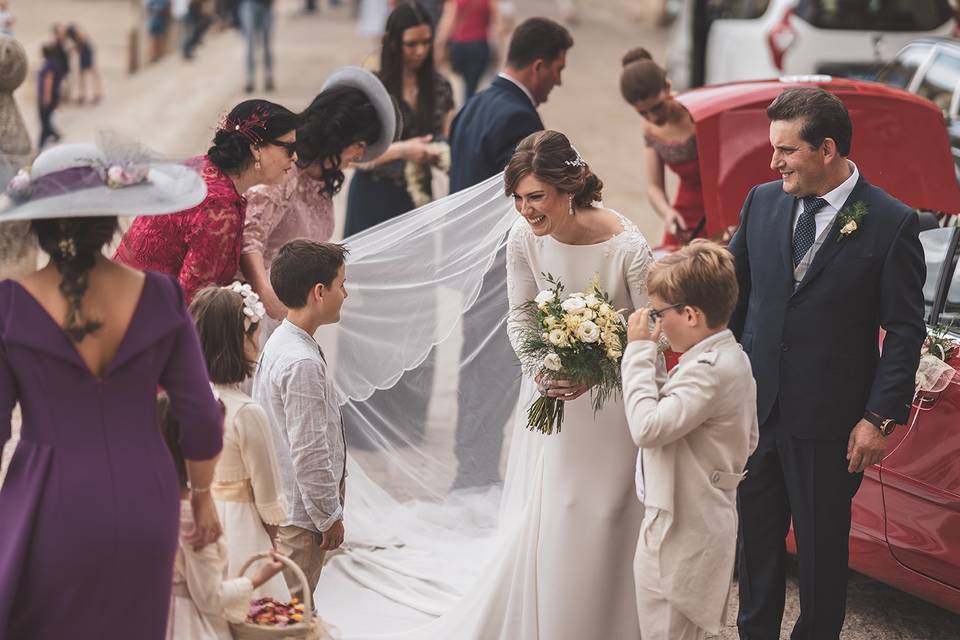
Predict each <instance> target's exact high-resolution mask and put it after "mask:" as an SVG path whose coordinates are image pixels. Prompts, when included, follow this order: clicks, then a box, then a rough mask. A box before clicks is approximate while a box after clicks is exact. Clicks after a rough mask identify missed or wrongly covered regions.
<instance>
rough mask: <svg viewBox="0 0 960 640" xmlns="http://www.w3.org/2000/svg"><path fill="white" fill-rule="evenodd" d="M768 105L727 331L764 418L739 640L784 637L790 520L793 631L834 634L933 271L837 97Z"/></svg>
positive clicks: (802, 91)
mask: <svg viewBox="0 0 960 640" xmlns="http://www.w3.org/2000/svg"><path fill="white" fill-rule="evenodd" d="M767 115H768V117H769V118H770V143H771V145H772V146H773V160H772V162H771V167H772V168H773V169H775V170H777V171H779V172H780V174H781V177H782V180H778V181H776V182H770V183H767V184H763V185H760V186H757V187H754V189H753V190H752V191H751V192H750V194H749V195H748V196H747V200H746V203H745V204H744V206H743V212H742V213H741V220H740V228H739V229H738V230H737V233H736V235H735V236H734V238H733V240H732V241H731V243H730V251H731V252H732V253H733V255H734V257H735V258H736V266H737V279H738V281H739V285H740V298H739V303H738V306H737V309H736V311H735V313H734V316H733V318H732V319H731V324H730V326H731V329H733V331H734V333H735V334H736V335H737V336H738V338H739V339H740V343H741V345H742V346H743V349H744V351H746V352H747V353H748V354H749V356H750V361H751V363H752V365H753V373H754V377H755V378H756V380H757V413H758V418H759V421H760V425H761V426H760V442H759V445H758V446H757V449H756V451H755V452H754V453H753V455H752V456H751V457H750V460H749V461H748V463H747V475H746V478H745V479H744V481H743V482H742V483H741V485H740V487H739V489H738V492H737V505H738V509H739V513H740V534H739V536H738V540H737V544H738V550H739V565H738V566H739V580H740V611H739V614H738V616H737V625H738V627H739V630H740V638H741V639H750V640H775V639H776V638H779V635H780V623H781V620H782V618H783V607H784V590H785V575H784V571H785V561H786V549H785V543H784V539H785V537H786V534H787V531H788V527H789V525H790V521H791V519H792V520H793V527H794V532H795V534H796V539H797V551H798V561H799V578H800V609H801V611H800V617H799V618H798V619H797V621H796V624H795V625H794V628H793V633H792V635H791V638H793V639H794V640H800V639H804V640H806V639H809V640H814V639H816V640H825V639H829V638H838V637H839V635H840V630H841V628H842V627H843V619H844V615H845V613H846V597H847V559H848V548H847V545H848V538H849V534H850V503H851V500H852V499H853V496H854V494H855V493H856V492H857V489H858V488H859V486H860V481H861V479H862V478H863V470H864V469H865V468H866V467H868V466H870V465H872V464H875V463H877V462H879V461H880V460H881V459H882V458H883V454H884V450H885V448H886V436H887V434H889V432H890V431H891V430H892V429H893V428H894V426H895V425H897V424H903V423H905V422H906V420H907V417H908V414H909V412H910V403H911V399H912V397H913V385H914V375H915V372H916V369H917V363H918V362H919V358H920V345H921V342H922V341H923V339H924V336H925V325H924V321H923V295H922V287H923V282H924V277H925V266H924V258H923V250H922V248H921V246H920V241H919V239H918V233H919V223H918V220H917V215H916V213H915V212H914V211H913V209H911V208H910V207H908V206H906V205H905V204H903V203H901V202H899V201H898V200H896V199H894V198H893V197H891V196H889V195H888V194H886V193H885V192H883V191H882V190H881V189H879V188H877V187H874V186H872V185H870V184H869V183H868V182H867V181H866V179H865V178H864V177H863V176H862V175H860V173H859V171H858V169H857V167H856V165H854V164H853V163H852V162H850V161H849V160H848V159H847V155H848V154H849V151H850V141H851V138H852V125H851V123H850V116H849V114H848V113H847V110H846V107H844V105H843V103H842V102H841V101H840V100H839V99H838V98H837V97H836V96H834V95H833V94H831V93H828V92H827V91H824V90H823V89H820V88H817V87H804V88H796V89H788V90H786V91H784V92H783V93H782V94H781V95H780V96H778V97H777V99H776V100H774V101H773V103H772V104H771V105H770V106H769V107H768V109H767ZM905 160H906V159H905ZM881 328H883V329H884V330H885V331H886V336H885V338H884V341H883V349H882V355H881V354H880V350H879V349H878V346H877V345H878V342H879V332H880V329H881Z"/></svg>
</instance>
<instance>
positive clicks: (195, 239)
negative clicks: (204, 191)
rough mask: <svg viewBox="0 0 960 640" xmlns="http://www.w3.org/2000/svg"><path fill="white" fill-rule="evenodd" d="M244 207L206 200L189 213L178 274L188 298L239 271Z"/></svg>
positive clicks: (224, 282) (223, 201) (223, 282)
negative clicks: (184, 251)
mask: <svg viewBox="0 0 960 640" xmlns="http://www.w3.org/2000/svg"><path fill="white" fill-rule="evenodd" d="M243 215H244V214H243V211H242V210H241V209H239V208H238V207H237V205H236V204H235V203H233V202H229V201H225V200H209V199H208V200H207V201H206V202H205V203H204V205H203V206H202V207H201V208H198V209H197V210H196V211H194V212H193V213H192V214H191V215H190V221H189V225H190V226H189V228H190V231H189V232H188V233H187V236H186V243H187V247H188V249H187V253H186V255H185V256H184V259H183V266H182V267H181V268H180V275H179V277H178V279H179V282H180V286H181V287H183V292H184V294H185V295H186V297H187V300H188V301H189V300H192V299H193V296H194V295H196V293H197V291H199V290H200V289H202V288H203V287H206V286H208V285H213V284H228V282H226V281H222V280H224V278H230V277H232V276H233V274H234V273H236V271H237V268H238V267H239V264H236V261H237V259H238V257H239V256H238V255H237V251H236V248H237V244H238V240H239V238H240V237H241V235H242V234H243Z"/></svg>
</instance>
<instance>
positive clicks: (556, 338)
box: [547, 329, 567, 347]
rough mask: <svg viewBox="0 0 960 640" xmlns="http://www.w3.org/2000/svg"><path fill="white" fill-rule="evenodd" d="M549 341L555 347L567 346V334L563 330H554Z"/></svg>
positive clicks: (548, 338)
mask: <svg viewBox="0 0 960 640" xmlns="http://www.w3.org/2000/svg"><path fill="white" fill-rule="evenodd" d="M547 340H549V341H550V344H552V345H553V346H555V347H565V346H567V334H566V333H564V332H563V329H554V330H553V331H551V332H550V335H549V336H548V337H547Z"/></svg>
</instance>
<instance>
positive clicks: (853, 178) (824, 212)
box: [793, 160, 860, 238]
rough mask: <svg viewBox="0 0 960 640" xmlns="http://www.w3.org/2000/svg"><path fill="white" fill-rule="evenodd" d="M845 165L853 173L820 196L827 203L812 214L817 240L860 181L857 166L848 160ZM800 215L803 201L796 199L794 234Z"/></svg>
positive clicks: (831, 222)
mask: <svg viewBox="0 0 960 640" xmlns="http://www.w3.org/2000/svg"><path fill="white" fill-rule="evenodd" d="M847 164H849V165H850V169H851V171H852V172H853V173H851V174H850V177H849V178H847V179H846V180H844V181H843V182H841V183H840V186H838V187H837V188H836V189H834V190H833V191H830V192H829V193H826V194H824V195H822V196H820V197H821V198H823V199H824V200H826V201H827V206H825V207H824V208H823V209H820V211H818V212H817V213H815V214H813V220H814V222H815V223H816V225H817V234H816V235H815V236H814V237H815V238H819V237H820V234H821V233H823V232H824V230H826V229H827V228H828V227H829V226H830V225H831V224H833V219H834V218H835V217H837V214H838V213H839V212H840V209H841V208H842V207H843V205H844V203H845V202H846V201H847V198H849V197H850V194H851V193H852V192H853V188H854V187H855V186H857V180H859V179H860V170H859V169H857V165H855V164H854V163H853V162H851V161H850V160H847ZM801 213H803V200H802V199H800V198H797V204H796V206H795V207H794V210H793V230H794V232H796V230H797V221H798V220H799V219H800V214H801Z"/></svg>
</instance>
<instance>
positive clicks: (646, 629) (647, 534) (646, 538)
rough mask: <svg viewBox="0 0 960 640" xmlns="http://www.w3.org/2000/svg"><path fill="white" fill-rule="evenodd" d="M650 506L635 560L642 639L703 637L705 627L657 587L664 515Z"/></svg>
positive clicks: (669, 639) (643, 523)
mask: <svg viewBox="0 0 960 640" xmlns="http://www.w3.org/2000/svg"><path fill="white" fill-rule="evenodd" d="M659 515H660V511H659V509H652V508H650V507H648V508H647V510H646V511H645V512H644V514H643V522H642V523H640V540H639V541H638V542H637V555H636V556H635V557H634V560H633V576H634V582H635V584H636V586H637V614H638V615H639V616H640V637H641V638H643V640H703V638H705V637H706V635H707V634H706V631H704V630H703V629H701V628H700V627H698V626H697V625H696V624H694V623H693V622H692V621H691V620H690V619H689V618H687V617H686V616H685V615H683V614H682V613H680V611H678V610H677V609H676V608H675V607H674V606H673V605H672V604H671V603H670V601H669V600H667V599H666V598H665V597H664V595H663V592H662V591H661V590H660V589H659V588H658V587H657V585H658V583H659V582H660V543H661V542H662V541H663V534H664V530H663V527H664V524H665V521H666V520H665V518H662V517H659Z"/></svg>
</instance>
